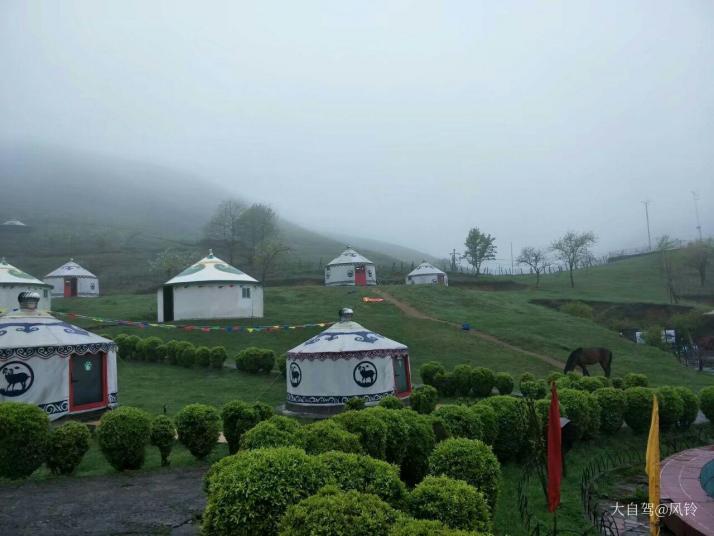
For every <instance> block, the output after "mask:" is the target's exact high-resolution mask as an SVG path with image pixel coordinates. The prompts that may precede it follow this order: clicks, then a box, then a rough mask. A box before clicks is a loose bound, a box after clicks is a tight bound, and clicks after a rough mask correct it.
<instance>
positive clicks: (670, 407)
mask: <svg viewBox="0 0 714 536" xmlns="http://www.w3.org/2000/svg"><path fill="white" fill-rule="evenodd" d="M655 393H656V394H657V406H658V407H659V428H660V430H661V431H663V432H668V431H669V430H671V429H672V428H673V427H674V426H675V425H676V424H677V423H678V422H679V421H680V420H681V419H682V416H683V415H684V401H683V400H682V397H681V396H679V393H678V392H677V390H676V389H675V388H674V387H669V386H665V387H659V388H657V389H656V390H655Z"/></svg>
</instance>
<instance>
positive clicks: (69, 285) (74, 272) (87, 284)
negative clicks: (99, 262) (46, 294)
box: [45, 259, 99, 298]
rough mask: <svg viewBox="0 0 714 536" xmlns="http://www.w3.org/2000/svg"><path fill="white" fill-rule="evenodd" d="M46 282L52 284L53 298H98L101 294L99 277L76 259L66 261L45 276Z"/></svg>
mask: <svg viewBox="0 0 714 536" xmlns="http://www.w3.org/2000/svg"><path fill="white" fill-rule="evenodd" d="M45 283H47V284H48V285H52V297H53V298H74V297H79V298H96V297H97V296H99V279H97V276H96V275H94V274H93V273H92V272H90V271H89V270H87V269H86V268H83V267H82V266H80V265H79V264H77V263H76V262H74V259H70V260H69V262H66V263H64V264H63V265H62V266H60V267H59V268H57V269H56V270H53V271H52V272H50V273H49V274H47V275H46V276H45Z"/></svg>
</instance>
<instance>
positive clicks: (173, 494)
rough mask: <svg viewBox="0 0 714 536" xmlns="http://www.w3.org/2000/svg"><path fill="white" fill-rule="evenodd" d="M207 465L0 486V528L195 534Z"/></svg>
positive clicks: (48, 533) (51, 534)
mask: <svg viewBox="0 0 714 536" xmlns="http://www.w3.org/2000/svg"><path fill="white" fill-rule="evenodd" d="M207 469H208V468H207V467H192V468H190V469H175V470H168V471H154V472H150V473H140V474H132V475H129V474H118V475H111V476H97V477H83V478H76V477H68V478H59V479H53V480H45V481H35V482H25V483H22V484H20V485H17V486H16V485H5V486H0V504H1V505H2V508H0V534H3V535H8V536H10V535H13V536H15V535H17V536H24V535H28V536H29V535H35V534H42V535H43V536H55V535H66V534H72V535H79V534H82V535H97V536H98V535H108V534H112V535H114V534H116V535H119V534H137V535H138V534H142V535H143V534H172V535H175V536H179V535H181V536H185V535H194V534H198V525H197V524H195V518H196V516H197V515H198V514H200V513H201V512H203V509H204V507H205V504H206V500H205V496H204V493H203V489H202V485H203V475H204V474H205V473H206V471H207Z"/></svg>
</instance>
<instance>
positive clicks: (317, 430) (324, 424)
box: [299, 419, 363, 454]
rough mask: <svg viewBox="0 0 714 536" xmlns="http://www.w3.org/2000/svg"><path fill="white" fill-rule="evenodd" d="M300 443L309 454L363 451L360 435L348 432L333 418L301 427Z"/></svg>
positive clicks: (356, 452)
mask: <svg viewBox="0 0 714 536" xmlns="http://www.w3.org/2000/svg"><path fill="white" fill-rule="evenodd" d="M299 437H300V444H301V445H302V446H303V447H304V448H305V452H307V453H308V454H321V453H323V452H329V451H331V450H338V451H341V452H352V453H355V454H360V453H362V452H363V449H362V445H360V442H359V436H357V434H353V433H351V432H348V431H347V430H345V429H344V428H342V427H341V426H340V425H339V424H337V423H336V422H335V421H334V420H332V419H324V420H322V421H317V422H314V423H312V424H308V425H305V426H303V427H302V428H300V432H299Z"/></svg>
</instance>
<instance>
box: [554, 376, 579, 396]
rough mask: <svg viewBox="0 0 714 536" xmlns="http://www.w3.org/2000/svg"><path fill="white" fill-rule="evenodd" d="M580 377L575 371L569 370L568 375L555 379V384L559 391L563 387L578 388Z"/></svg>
mask: <svg viewBox="0 0 714 536" xmlns="http://www.w3.org/2000/svg"><path fill="white" fill-rule="evenodd" d="M580 378H581V377H580V376H578V375H577V374H575V372H568V373H567V374H566V375H564V376H561V377H560V378H558V379H557V380H555V385H556V387H557V388H558V391H560V390H561V389H577V388H578V384H579V383H580Z"/></svg>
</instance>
